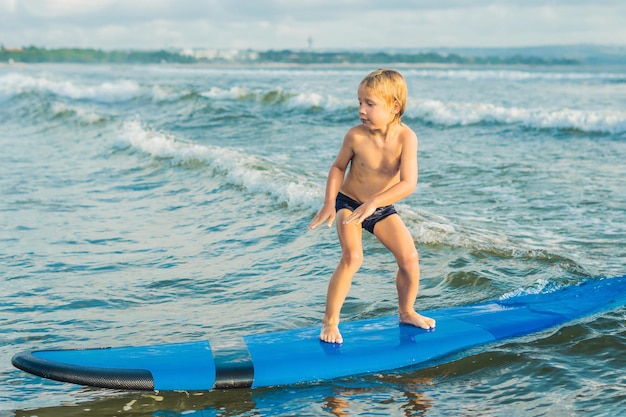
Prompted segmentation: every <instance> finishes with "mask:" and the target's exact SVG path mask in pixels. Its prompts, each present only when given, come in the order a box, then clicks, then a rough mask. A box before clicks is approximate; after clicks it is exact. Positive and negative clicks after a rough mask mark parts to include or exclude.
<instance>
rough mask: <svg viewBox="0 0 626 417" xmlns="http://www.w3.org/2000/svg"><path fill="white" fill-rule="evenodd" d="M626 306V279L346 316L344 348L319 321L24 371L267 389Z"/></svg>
mask: <svg viewBox="0 0 626 417" xmlns="http://www.w3.org/2000/svg"><path fill="white" fill-rule="evenodd" d="M624 305H626V275H624V276H621V277H616V278H607V279H601V280H589V281H587V282H584V283H582V284H580V285H575V286H568V287H564V288H561V289H559V290H556V291H553V292H547V293H538V294H524V295H518V296H513V297H508V298H503V299H497V300H493V301H488V302H483V303H478V304H473V305H467V306H459V307H450V308H442V309H436V310H431V311H424V312H422V313H423V314H425V315H428V316H430V317H433V318H434V319H435V320H437V328H436V329H434V330H430V331H427V330H422V329H419V328H416V327H413V326H408V325H402V324H398V321H397V317H396V316H390V317H382V318H375V319H368V320H359V321H353V322H346V323H344V324H342V327H341V331H342V335H343V337H344V343H343V344H329V343H324V342H321V341H320V340H319V330H320V329H319V327H317V326H316V327H310V328H304V329H296V330H286V331H277V332H270V333H264V334H252V335H248V336H244V337H242V338H239V339H235V340H219V341H214V342H212V343H210V342H209V341H208V340H202V341H196V342H186V343H172V344H161V345H153V346H127V347H112V348H96V349H62V350H30V351H24V352H21V353H17V354H16V355H15V356H14V357H13V359H12V363H13V365H14V366H15V367H17V368H19V369H21V370H23V371H26V372H29V373H32V374H34V375H38V376H40V377H43V378H48V379H52V380H57V381H62V382H69V383H74V384H80V385H88V386H94V387H101V388H114V389H122V390H149V391H152V390H156V391H168V390H181V391H183V390H184V391H204V390H212V389H224V388H239V387H252V388H256V387H265V386H275V385H287V384H294V383H300V382H311V381H319V380H328V379H333V378H338V377H345V376H350V375H357V374H366V373H374V372H383V371H389V370H393V369H399V368H403V367H409V366H410V367H412V368H413V369H419V368H426V367H429V366H431V365H433V363H434V361H437V363H442V362H444V360H443V359H445V357H446V356H448V355H450V354H452V353H458V352H462V351H464V350H468V349H470V348H474V347H477V346H482V345H488V344H493V343H495V342H497V341H500V340H505V339H510V338H513V337H517V336H522V335H527V334H531V333H534V332H538V331H541V330H545V329H549V328H552V327H556V326H559V325H563V324H565V323H568V322H570V321H573V320H576V319H580V318H583V317H586V316H590V315H592V314H596V313H599V312H603V311H609V310H612V309H615V308H619V307H622V306H624Z"/></svg>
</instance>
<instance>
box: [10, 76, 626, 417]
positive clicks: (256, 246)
mask: <svg viewBox="0 0 626 417" xmlns="http://www.w3.org/2000/svg"><path fill="white" fill-rule="evenodd" d="M372 69H374V68H371V67H365V66H348V67H332V68H330V67H329V68H281V67H276V68H269V67H268V68H215V67H213V68H211V67H201V66H197V67H196V66H166V65H164V66H104V65H102V66H78V65H34V66H15V65H14V66H2V67H0V145H1V146H2V152H1V153H0V193H1V194H0V195H1V196H2V198H1V199H0V219H1V220H0V221H1V226H2V227H1V228H0V282H1V283H2V291H1V292H0V415H5V414H6V415H16V416H32V415H37V416H68V415H87V416H89V415H91V416H111V415H152V416H170V415H172V416H177V415H197V416H213V415H229V416H235V415H246V416H247V415H285V416H287V415H301V416H304V415H312V416H317V415H333V414H336V415H394V416H396V415H398V416H403V415H433V416H438V415H478V414H480V415H486V416H501V415H507V416H511V415H514V416H539V415H556V416H562V415H606V416H615V415H620V413H623V411H622V410H623V408H624V405H625V404H626V377H625V376H624V369H625V368H626V359H625V358H626V328H625V325H624V318H625V317H626V310H624V309H623V308H622V309H620V310H616V311H611V312H607V313H604V314H601V315H598V316H594V317H590V318H588V319H586V320H582V321H579V322H574V323H571V324H569V325H567V326H565V327H564V328H561V329H552V330H549V331H546V332H542V333H539V334H535V335H531V336H528V337H524V338H521V339H515V340H511V341H507V342H505V343H503V344H499V345H496V346H490V347H489V348H487V349H483V350H475V351H472V352H470V355H469V356H467V357H465V358H458V357H456V358H451V361H450V362H449V363H447V364H439V365H435V366H433V367H431V368H428V369H425V370H412V369H410V368H409V369H405V370H397V371H393V372H386V373H383V374H375V375H367V376H357V377H352V378H346V379H341V380H335V381H325V382H319V383H314V384H303V385H297V386H286V387H276V388H270V389H256V390H234V391H216V392H205V393H163V392H160V393H128V392H118V391H111V390H99V389H92V388H84V387H78V386H75V385H71V384H63V383H58V382H53V381H48V380H44V379H41V378H38V377H35V376H31V375H28V374H25V373H23V372H21V371H19V370H17V369H14V368H13V367H12V366H11V364H10V358H11V356H12V355H13V354H14V353H16V352H18V351H22V350H25V349H30V348H68V347H99V346H122V345H139V344H152V343H167V342H180V341H192V340H198V339H205V338H209V339H216V338H220V337H234V336H240V335H245V334H249V333H258V332H266V331H272V330H280V329H294V328H299V327H304V326H313V325H317V324H318V323H319V320H320V319H321V316H322V314H323V309H324V299H325V292H326V285H327V280H328V278H329V276H330V274H331V273H332V271H333V269H334V268H335V266H336V263H337V261H338V256H339V252H338V247H337V242H336V235H335V232H334V228H333V229H329V230H328V229H325V228H321V229H318V230H315V231H313V232H308V231H307V230H306V226H307V224H308V222H309V221H310V219H311V218H312V216H313V215H314V214H315V212H316V210H317V209H318V208H319V206H320V204H321V201H322V197H323V191H324V186H325V177H326V173H327V170H328V167H329V166H330V164H331V162H332V160H333V158H334V156H335V154H336V151H337V149H338V147H339V145H340V142H341V139H342V137H343V135H344V133H345V132H346V130H347V129H348V128H349V127H350V126H352V125H353V124H356V123H358V117H357V100H356V86H357V85H358V83H359V81H360V80H361V79H362V77H363V76H364V75H365V74H366V73H367V72H369V71H370V70H372ZM399 69H400V70H401V71H402V72H403V74H404V75H405V77H406V79H407V83H408V85H409V93H410V99H409V103H408V109H407V113H406V116H405V118H404V121H405V122H406V123H407V124H409V125H410V126H411V127H412V128H413V129H414V130H415V131H416V132H417V133H418V136H419V138H420V151H419V164H420V167H419V170H420V178H419V185H418V188H417V190H416V192H415V193H414V194H413V195H411V196H410V197H408V198H407V199H405V200H404V201H402V202H401V203H399V204H398V209H399V211H400V213H401V215H402V217H403V219H404V220H405V222H406V224H407V225H408V227H409V229H410V230H411V233H412V234H413V237H414V240H415V242H416V245H417V247H418V249H419V251H420V257H421V272H422V281H421V289H420V295H419V297H418V300H417V304H416V306H417V308H418V309H433V308H438V307H446V306H454V305H463V304H468V303H473V302H478V301H482V300H487V299H491V298H496V297H499V296H502V295H505V294H510V293H515V292H520V291H522V292H523V291H537V290H542V289H545V288H552V287H557V286H561V285H567V284H574V283H577V282H580V281H583V280H585V279H588V278H590V277H596V276H614V275H623V274H624V273H625V263H626V243H624V242H625V241H626V186H625V185H624V178H625V177H626V164H625V163H624V160H626V71H625V70H624V68H620V67H587V66H584V67H578V66H577V67H502V68H498V67H411V66H407V67H400V68H399ZM364 246H365V251H366V258H365V262H364V265H363V267H362V269H361V271H360V272H359V274H358V275H357V276H356V277H355V282H354V286H353V288H352V290H351V293H350V296H349V299H348V300H347V302H346V304H345V307H344V310H343V320H344V321H347V320H355V319H361V318H370V317H380V316H384V315H390V314H394V313H395V309H396V293H395V285H394V274H395V266H394V262H393V259H392V257H391V255H390V254H389V253H387V251H386V250H384V249H383V248H382V247H381V246H380V245H379V244H378V242H377V241H376V240H375V239H374V238H372V237H371V236H366V237H365V243H364Z"/></svg>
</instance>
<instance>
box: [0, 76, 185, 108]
mask: <svg viewBox="0 0 626 417" xmlns="http://www.w3.org/2000/svg"><path fill="white" fill-rule="evenodd" d="M27 93H43V94H53V95H56V96H59V97H64V98H69V99H72V100H91V101H95V102H102V103H116V102H123V101H129V100H133V99H135V98H138V97H147V98H149V99H154V100H166V99H170V98H171V97H172V93H169V92H168V91H167V90H165V89H164V88H162V87H160V86H154V87H144V86H141V85H140V84H139V83H137V82H135V81H131V80H115V81H104V82H101V83H97V84H88V83H80V82H77V81H71V80H57V79H53V78H49V77H46V76H32V75H27V74H19V73H9V74H5V75H2V76H0V97H3V98H4V99H8V98H11V97H14V96H18V95H21V94H27Z"/></svg>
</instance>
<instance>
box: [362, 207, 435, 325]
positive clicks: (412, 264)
mask: <svg viewBox="0 0 626 417" xmlns="http://www.w3.org/2000/svg"><path fill="white" fill-rule="evenodd" d="M374 234H375V235H376V237H377V238H378V240H380V242H381V243H382V244H383V245H385V247H387V248H388V249H389V250H390V251H391V253H393V256H394V257H395V258H396V262H397V263H398V274H397V275H396V288H397V290H398V313H399V319H400V322H402V323H406V324H412V325H414V326H417V327H421V328H423V329H430V328H433V327H435V320H433V319H431V318H429V317H425V316H422V315H421V314H418V313H417V312H416V311H415V307H414V304H415V299H416V298H417V292H418V290H419V282H420V269H419V255H418V253H417V249H416V248H415V243H414V242H413V237H412V236H411V233H410V232H409V230H408V229H407V228H406V226H405V225H404V222H402V219H401V218H400V216H398V215H397V214H392V215H391V216H389V217H387V218H385V219H383V220H381V221H379V222H378V223H376V226H374Z"/></svg>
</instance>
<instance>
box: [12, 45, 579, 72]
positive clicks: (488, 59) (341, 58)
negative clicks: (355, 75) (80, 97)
mask: <svg viewBox="0 0 626 417" xmlns="http://www.w3.org/2000/svg"><path fill="white" fill-rule="evenodd" d="M0 63H5V64H20V63H24V64H34V63H73V64H182V65H197V64H209V65H214V66H229V65H235V66H241V65H261V66H276V65H282V66H333V67H335V66H344V65H345V66H348V65H411V66H414V65H424V66H436V65H439V66H450V65H451V66H454V65H503V66H510V65H528V66H546V65H549V66H569V65H580V64H582V63H583V62H581V61H580V60H578V59H573V58H565V57H542V56H532V55H521V54H519V53H518V54H515V55H511V56H495V55H494V56H478V55H477V56H464V55H460V54H459V53H440V52H390V53H387V52H354V51H339V52H318V51H292V50H281V51H274V50H270V51H251V50H245V51H225V52H224V51H217V50H205V51H202V50H201V51H190V50H183V51H166V50H158V51H133V50H129V51H119V50H118V51H103V50H99V49H82V48H61V49H45V48H38V47H34V46H30V47H26V48H10V49H9V48H4V47H0Z"/></svg>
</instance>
